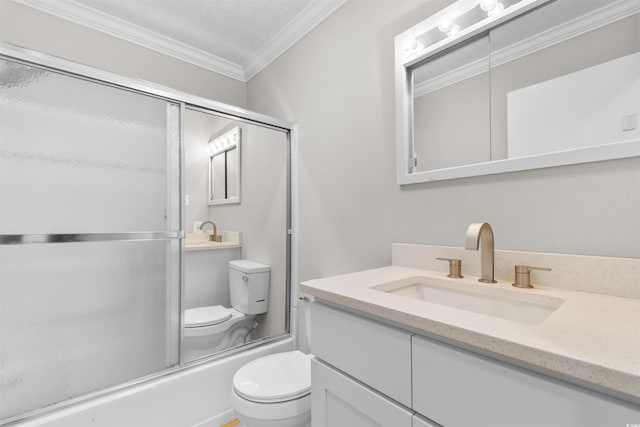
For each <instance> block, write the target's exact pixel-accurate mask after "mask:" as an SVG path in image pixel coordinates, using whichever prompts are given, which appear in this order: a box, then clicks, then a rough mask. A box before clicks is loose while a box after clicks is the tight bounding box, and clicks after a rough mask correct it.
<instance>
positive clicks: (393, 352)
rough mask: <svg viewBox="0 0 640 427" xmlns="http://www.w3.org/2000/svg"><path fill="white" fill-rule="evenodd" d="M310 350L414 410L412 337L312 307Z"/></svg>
mask: <svg viewBox="0 0 640 427" xmlns="http://www.w3.org/2000/svg"><path fill="white" fill-rule="evenodd" d="M311 350H312V353H313V354H314V355H315V356H317V357H318V358H320V359H322V360H323V361H326V362H327V363H329V364H331V365H333V366H335V367H336V368H338V369H340V370H342V371H344V372H346V373H347V374H349V375H351V376H353V377H355V378H357V379H358V380H360V381H362V382H364V383H366V384H367V385H369V386H371V387H373V388H375V389H376V390H379V391H380V392H382V393H384V394H386V395H387V396H389V397H391V398H392V399H395V400H397V401H398V402H400V403H402V404H403V405H406V406H409V407H410V406H411V334H410V333H408V332H404V331H401V330H399V329H395V328H392V327H390V326H386V325H383V324H381V323H378V322H375V321H373V320H368V319H365V318H363V317H360V316H357V315H353V314H350V313H346V312H344V311H341V310H336V309H333V308H331V307H328V306H326V305H323V304H320V303H317V302H316V303H313V304H312V305H311Z"/></svg>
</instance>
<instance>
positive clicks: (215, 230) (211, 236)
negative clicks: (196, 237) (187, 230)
mask: <svg viewBox="0 0 640 427" xmlns="http://www.w3.org/2000/svg"><path fill="white" fill-rule="evenodd" d="M207 224H211V226H213V234H209V241H210V242H215V241H217V238H218V226H217V225H216V223H215V222H213V221H205V222H203V223H202V224H200V230H204V226H205V225H207Z"/></svg>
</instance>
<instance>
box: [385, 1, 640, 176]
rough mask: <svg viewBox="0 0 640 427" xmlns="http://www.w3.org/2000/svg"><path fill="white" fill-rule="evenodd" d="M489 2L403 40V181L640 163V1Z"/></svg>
mask: <svg viewBox="0 0 640 427" xmlns="http://www.w3.org/2000/svg"><path fill="white" fill-rule="evenodd" d="M481 3H482V2H473V1H463V0H461V1H458V2H456V3H454V4H453V5H452V6H450V8H447V9H444V10H443V11H441V12H439V13H438V14H436V15H434V17H432V18H429V19H427V20H425V21H423V23H421V24H419V25H416V26H415V27H413V28H412V29H409V30H407V31H405V32H404V33H402V34H400V35H399V36H398V37H397V38H396V72H397V79H396V81H397V86H396V88H397V94H398V95H397V100H398V101H397V102H398V181H399V183H400V184H406V183H413V182H424V181H431V180H438V179H449V178H459V177H465V176H475V175H485V174H492V173H500V172H509V171H516V170H524V169H534V168H540V167H550V166H559V165H564V164H575V163H583V162H592V161H598V160H607V159H615V158H623V157H630V156H637V155H640V129H639V126H638V115H639V114H640V0H624V1H620V0H555V1H548V0H538V1H536V0H521V1H519V2H517V1H516V2H511V3H510V4H509V5H506V4H505V7H504V8H503V9H501V10H500V11H499V12H498V14H500V13H503V14H505V16H504V19H500V18H499V17H498V16H497V15H494V16H493V17H491V16H489V17H487V18H486V22H479V23H477V24H473V22H471V23H469V26H468V27H466V26H465V25H467V24H466V21H465V19H466V20H468V19H470V18H469V17H475V16H477V15H478V13H479V11H480V10H483V9H482V7H481V6H482V4H481ZM519 5H520V6H521V10H517V11H515V12H514V11H510V10H509V9H513V8H516V7H520V6H519ZM456 13H458V14H460V16H459V17H458V18H457V19H456ZM478 16H479V15H478ZM485 16H488V15H485ZM434 18H435V19H434ZM463 18H464V19H463ZM474 19H475V18H474ZM445 21H447V22H455V25H457V26H459V27H460V28H459V29H457V30H456V31H455V32H452V33H448V34H447V36H448V39H449V41H448V40H447V38H444V39H435V38H434V37H431V38H429V37H427V36H425V35H424V34H433V33H435V32H437V31H438V29H439V25H438V22H441V23H442V22H445ZM477 21H478V19H476V22H477ZM440 31H441V32H442V30H441V29H440ZM406 40H409V41H413V43H407V42H406ZM429 43H431V44H429ZM407 46H409V47H410V48H411V49H412V50H410V51H407ZM421 52H422V53H421ZM485 54H486V55H485ZM407 104H408V105H407ZM487 106H488V107H487Z"/></svg>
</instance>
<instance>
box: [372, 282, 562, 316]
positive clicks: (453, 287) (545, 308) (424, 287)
mask: <svg viewBox="0 0 640 427" xmlns="http://www.w3.org/2000/svg"><path fill="white" fill-rule="evenodd" d="M371 289H375V290H377V291H382V292H386V293H388V294H393V295H399V296H402V297H406V298H411V299H415V300H421V301H426V302H429V303H433V304H440V305H445V306H447V307H452V308H457V309H460V310H466V311H471V312H474V313H478V314H484V315H486V316H491V317H497V318H500V319H505V320H511V321H514V322H520V323H528V324H537V323H541V322H542V321H543V320H545V319H546V318H547V317H549V315H551V313H553V312H554V311H556V310H557V309H558V307H560V305H561V304H562V303H563V302H564V300H563V299H562V298H557V297H550V296H546V295H538V294H531V293H526V291H521V290H518V289H500V288H497V287H496V286H495V285H493V286H488V285H484V284H479V283H478V284H476V283H469V282H461V281H459V280H456V279H439V278H434V277H426V276H416V277H410V278H408V279H403V280H398V281H395V282H389V283H385V284H382V285H377V286H373V287H372V288H371Z"/></svg>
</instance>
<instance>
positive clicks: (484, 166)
mask: <svg viewBox="0 0 640 427" xmlns="http://www.w3.org/2000/svg"><path fill="white" fill-rule="evenodd" d="M637 156H640V140H630V141H624V142H616V143H611V144H603V145H597V146H593V147H585V148H577V149H573V150H565V151H557V152H554V153H546V154H538V155H535V156H527V157H518V158H513V159H504V160H493V161H490V162H485V163H476V164H472V165H464V166H456V167H452V168H445V169H435V170H430V171H423V172H416V173H411V174H408V173H405V174H404V175H403V176H402V175H400V174H399V184H401V185H402V184H415V183H419V182H432V181H441V180H445V179H456V178H467V177H470V176H482V175H493V174H497V173H506V172H517V171H523V170H530V169H541V168H550V167H555V166H565V165H576V164H581V163H592V162H599V161H603V160H615V159H625V158H629V157H637Z"/></svg>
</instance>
